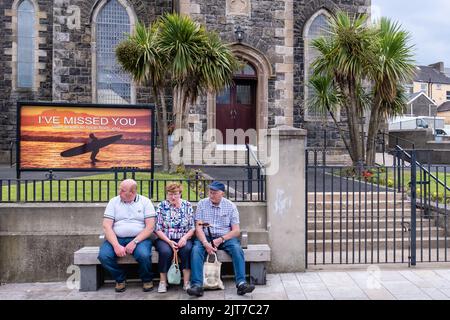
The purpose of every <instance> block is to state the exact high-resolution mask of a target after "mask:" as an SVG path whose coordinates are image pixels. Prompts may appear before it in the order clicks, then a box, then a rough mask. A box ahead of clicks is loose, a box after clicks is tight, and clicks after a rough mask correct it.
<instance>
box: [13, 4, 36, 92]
mask: <svg viewBox="0 0 450 320" xmlns="http://www.w3.org/2000/svg"><path fill="white" fill-rule="evenodd" d="M35 16H36V12H35V8H34V5H33V3H31V1H29V0H24V1H22V2H21V3H20V4H19V6H18V9H17V87H18V88H33V83H34V68H35V65H34V56H35V37H36V36H35V22H36V21H35Z"/></svg>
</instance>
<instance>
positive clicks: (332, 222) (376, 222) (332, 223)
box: [308, 216, 419, 230]
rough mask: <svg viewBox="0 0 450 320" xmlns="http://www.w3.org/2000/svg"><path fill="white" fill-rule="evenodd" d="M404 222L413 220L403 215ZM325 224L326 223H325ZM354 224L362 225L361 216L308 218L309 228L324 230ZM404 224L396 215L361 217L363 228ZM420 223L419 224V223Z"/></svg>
mask: <svg viewBox="0 0 450 320" xmlns="http://www.w3.org/2000/svg"><path fill="white" fill-rule="evenodd" d="M403 222H408V223H411V220H410V218H409V217H403ZM324 224H325V225H324ZM353 224H354V225H355V228H359V226H360V221H359V218H355V219H353V218H349V219H346V218H342V219H341V218H339V217H335V218H333V219H331V218H326V219H325V222H324V220H323V219H322V217H319V219H315V221H314V218H312V219H308V230H314V228H315V229H317V230H323V228H324V227H325V230H331V229H332V228H333V229H334V230H340V229H345V228H347V227H346V226H347V225H348V228H353ZM401 224H402V217H401V216H400V217H396V218H395V219H393V218H386V217H381V218H380V219H378V218H377V217H374V219H373V220H372V218H371V217H368V218H367V219H364V218H362V219H361V228H372V227H373V228H386V227H387V228H393V227H394V226H395V227H397V228H400V227H401ZM418 225H419V224H418Z"/></svg>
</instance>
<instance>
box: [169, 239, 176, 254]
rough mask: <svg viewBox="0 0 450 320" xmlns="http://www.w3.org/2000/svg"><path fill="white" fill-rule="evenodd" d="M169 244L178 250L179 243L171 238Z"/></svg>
mask: <svg viewBox="0 0 450 320" xmlns="http://www.w3.org/2000/svg"><path fill="white" fill-rule="evenodd" d="M168 243H169V245H170V247H171V248H172V250H174V251H175V252H178V244H177V243H176V242H175V241H172V240H169V242H168Z"/></svg>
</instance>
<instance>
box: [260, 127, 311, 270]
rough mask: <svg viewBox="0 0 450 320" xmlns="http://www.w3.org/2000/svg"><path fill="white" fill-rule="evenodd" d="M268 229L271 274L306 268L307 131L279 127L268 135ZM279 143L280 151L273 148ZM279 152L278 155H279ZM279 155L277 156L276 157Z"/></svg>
mask: <svg viewBox="0 0 450 320" xmlns="http://www.w3.org/2000/svg"><path fill="white" fill-rule="evenodd" d="M268 141H269V145H270V147H269V149H268V150H270V165H271V166H272V165H273V164H274V161H278V163H277V164H278V165H277V170H271V168H270V167H267V170H266V173H267V184H266V195H267V229H268V231H269V245H270V248H271V262H270V264H269V267H268V269H269V271H270V272H301V271H305V269H306V213H305V208H306V207H305V206H306V204H307V199H306V193H305V187H306V184H305V147H306V130H303V129H297V128H294V127H290V126H287V125H279V126H277V127H275V128H274V129H271V130H269V132H268ZM277 143H278V148H274V145H275V144H277ZM277 151H278V152H277ZM274 153H276V154H274Z"/></svg>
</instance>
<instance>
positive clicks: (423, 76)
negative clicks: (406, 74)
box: [414, 66, 450, 84]
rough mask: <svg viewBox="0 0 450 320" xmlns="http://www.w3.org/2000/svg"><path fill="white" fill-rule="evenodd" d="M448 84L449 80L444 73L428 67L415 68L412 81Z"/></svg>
mask: <svg viewBox="0 0 450 320" xmlns="http://www.w3.org/2000/svg"><path fill="white" fill-rule="evenodd" d="M430 80H431V82H432V83H441V84H450V78H449V77H447V76H446V75H445V73H443V72H440V71H438V70H436V69H435V68H433V67H430V66H417V67H416V75H415V77H414V81H416V82H426V83H428V82H430Z"/></svg>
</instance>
